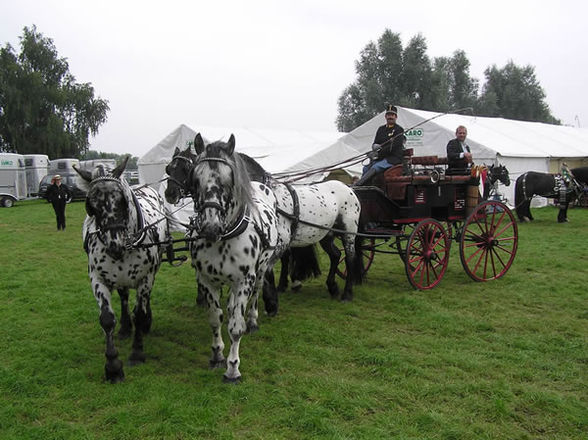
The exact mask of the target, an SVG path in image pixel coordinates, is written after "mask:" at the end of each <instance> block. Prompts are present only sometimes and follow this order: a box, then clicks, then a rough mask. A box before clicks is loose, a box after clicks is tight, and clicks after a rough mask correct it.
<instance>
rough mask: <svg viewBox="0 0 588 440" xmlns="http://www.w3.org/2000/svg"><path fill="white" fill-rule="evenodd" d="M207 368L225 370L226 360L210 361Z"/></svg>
mask: <svg viewBox="0 0 588 440" xmlns="http://www.w3.org/2000/svg"><path fill="white" fill-rule="evenodd" d="M208 368H210V369H211V370H215V369H216V368H227V360H226V359H219V360H213V359H210V360H209V361H208Z"/></svg>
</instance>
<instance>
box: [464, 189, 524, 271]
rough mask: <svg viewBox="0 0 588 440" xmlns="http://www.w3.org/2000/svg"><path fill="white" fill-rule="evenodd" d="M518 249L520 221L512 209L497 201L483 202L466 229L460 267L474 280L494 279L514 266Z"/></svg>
mask: <svg viewBox="0 0 588 440" xmlns="http://www.w3.org/2000/svg"><path fill="white" fill-rule="evenodd" d="M517 246H518V229H517V222H516V221H515V218H514V215H513V214H512V212H511V211H510V209H508V207H507V206H506V205H505V204H503V203H501V202H498V201H495V200H489V201H486V202H482V203H480V204H479V205H478V206H477V207H476V209H475V210H474V212H472V213H471V214H470V215H469V217H468V218H467V220H466V222H465V224H464V226H463V230H462V233H461V239H460V244H459V255H460V258H461V264H462V265H463V268H464V270H465V271H466V273H467V274H468V275H469V276H470V278H472V279H473V280H475V281H489V280H495V279H497V278H500V277H502V276H503V275H504V274H505V273H506V272H507V271H508V269H509V268H510V266H511V265H512V262H513V260H514V258H515V256H516V253H517Z"/></svg>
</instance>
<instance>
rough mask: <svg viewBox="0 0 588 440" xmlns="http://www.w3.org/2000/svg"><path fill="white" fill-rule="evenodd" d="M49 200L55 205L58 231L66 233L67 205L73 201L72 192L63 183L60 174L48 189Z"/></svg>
mask: <svg viewBox="0 0 588 440" xmlns="http://www.w3.org/2000/svg"><path fill="white" fill-rule="evenodd" d="M47 200H48V201H49V202H51V204H52V205H53V210H54V211H55V217H56V218H57V230H58V231H59V230H60V229H61V230H64V231H65V205H66V204H67V202H69V201H70V200H71V191H70V189H69V188H68V187H67V185H65V184H63V183H61V176H60V175H59V174H56V175H55V176H53V179H51V186H49V188H48V189H47Z"/></svg>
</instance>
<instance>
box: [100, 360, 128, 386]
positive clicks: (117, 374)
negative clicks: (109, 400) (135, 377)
mask: <svg viewBox="0 0 588 440" xmlns="http://www.w3.org/2000/svg"><path fill="white" fill-rule="evenodd" d="M117 361H118V362H116V361H115V362H113V363H112V364H110V365H109V364H106V365H105V366H104V377H105V378H106V380H107V381H108V382H109V383H113V384H114V383H120V382H123V381H124V380H125V372H124V371H123V368H122V362H121V361H120V360H118V359H117Z"/></svg>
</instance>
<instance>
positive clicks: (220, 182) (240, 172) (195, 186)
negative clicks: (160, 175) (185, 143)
mask: <svg viewBox="0 0 588 440" xmlns="http://www.w3.org/2000/svg"><path fill="white" fill-rule="evenodd" d="M194 147H195V149H196V154H197V157H196V162H195V164H194V167H193V169H192V173H191V178H190V190H191V191H192V198H193V199H194V211H195V213H196V220H197V225H196V229H197V231H198V233H199V234H201V235H202V236H204V237H205V238H206V239H207V240H210V241H217V240H219V239H220V238H221V236H222V235H223V233H225V232H227V231H228V230H229V229H230V227H231V226H232V225H233V224H234V222H235V221H237V220H239V219H240V218H241V217H240V216H243V215H244V211H245V207H246V205H247V204H249V203H251V193H250V186H251V181H250V179H249V176H248V175H247V171H246V169H245V166H244V165H243V162H242V160H241V158H240V157H239V155H238V154H235V136H233V135H231V137H230V138H229V141H228V142H222V141H217V142H213V143H211V144H208V145H204V141H203V139H202V136H200V133H198V134H197V135H196V137H195V139H194Z"/></svg>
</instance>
